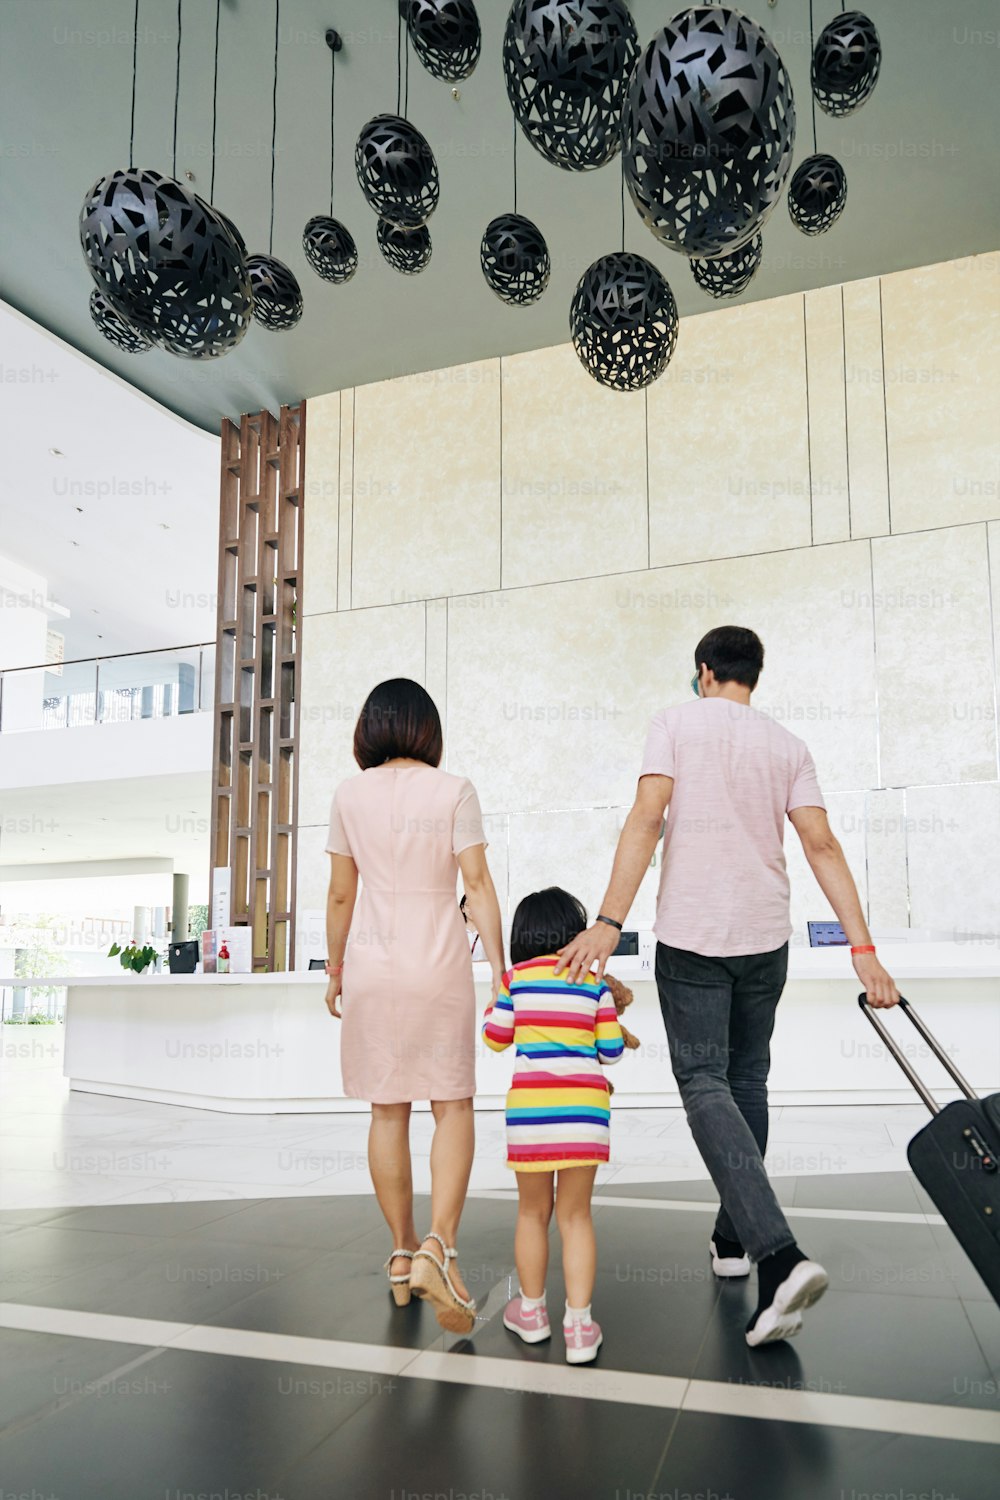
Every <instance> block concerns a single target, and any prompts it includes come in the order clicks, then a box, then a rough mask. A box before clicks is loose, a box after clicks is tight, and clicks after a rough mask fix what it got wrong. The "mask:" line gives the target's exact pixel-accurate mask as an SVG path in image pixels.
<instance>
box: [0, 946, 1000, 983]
mask: <svg viewBox="0 0 1000 1500" xmlns="http://www.w3.org/2000/svg"><path fill="white" fill-rule="evenodd" d="M878 956H879V958H880V959H881V960H882V962H883V963H884V964H885V966H886V968H887V969H888V970H889V972H890V973H891V974H892V976H893V978H894V979H895V980H897V982H899V981H903V980H907V979H994V978H1000V942H997V943H992V942H988V941H972V940H970V941H969V942H967V943H962V942H951V943H943V942H938V943H924V942H919V943H908V942H886V943H881V944H880V945H879V954H878ZM472 967H473V973H474V976H475V979H476V982H477V983H480V984H488V983H489V978H490V970H489V965H488V964H484V963H477V964H473V966H472ZM609 967H610V968H611V971H612V973H614V974H616V975H617V977H618V978H619V979H621V980H622V981H623V982H625V983H627V984H633V983H635V982H636V981H638V980H650V981H651V980H652V979H653V974H652V973H651V971H650V970H649V969H648V968H644V967H643V965H642V962H641V960H640V959H637V958H618V959H614V960H613V961H612V963H611V964H610V965H609ZM788 977H789V979H790V980H792V979H794V980H799V981H801V980H806V981H808V980H810V979H815V980H824V981H827V980H830V979H844V980H845V981H848V982H849V983H851V984H856V983H857V980H856V978H855V975H854V970H853V968H852V966H851V958H850V953H849V952H848V950H847V949H846V948H805V947H793V948H792V950H791V953H790V954H789V959H788ZM325 983H326V976H325V975H324V974H323V972H322V971H321V970H318V969H314V970H311V971H310V970H303V971H298V972H293V973H277V974H142V975H139V974H129V973H126V972H125V971H124V970H123V969H119V972H118V973H114V974H57V975H51V976H48V975H45V976H39V977H33V978H30V979H27V978H25V977H24V976H23V975H18V976H15V977H9V976H5V977H0V987H4V988H7V987H15V988H18V989H24V988H30V987H32V986H39V987H40V986H43V985H55V986H58V987H60V988H66V989H68V988H70V987H73V988H80V987H84V986H86V987H87V988H91V989H93V988H96V987H103V986H105V985H107V986H115V985H131V986H133V987H134V986H136V985H139V986H142V985H148V986H149V987H150V989H160V988H162V987H164V986H166V985H181V986H193V985H206V984H207V985H211V986H212V987H213V988H214V987H216V986H220V987H221V986H228V985H276V984H281V985H289V984H294V985H298V984H311V985H323V984H325Z"/></svg>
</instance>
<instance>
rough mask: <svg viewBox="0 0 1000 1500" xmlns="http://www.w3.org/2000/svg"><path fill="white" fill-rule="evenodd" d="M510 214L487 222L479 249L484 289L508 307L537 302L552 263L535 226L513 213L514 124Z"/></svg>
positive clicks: (544, 286) (515, 205) (515, 190)
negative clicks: (488, 290)
mask: <svg viewBox="0 0 1000 1500" xmlns="http://www.w3.org/2000/svg"><path fill="white" fill-rule="evenodd" d="M512 161H513V175H514V212H513V213H509V214H498V215H497V217H496V218H495V219H491V220H490V222H489V223H488V224H487V226H486V231H485V233H484V234H483V240H482V244H481V245H480V247H479V263H480V265H481V267H482V271H483V276H484V277H485V278H486V285H487V286H488V287H489V289H490V291H491V292H495V293H496V295H497V296H498V297H499V298H500V301H501V302H506V303H507V305H508V307H528V306H530V304H531V303H532V302H537V301H538V299H539V297H540V296H541V295H542V293H543V292H544V290H545V288H546V287H547V286H548V284H549V274H550V272H551V270H552V262H551V260H550V258H549V247H548V245H546V243H545V236H544V235H543V234H542V231H541V230H540V229H539V227H538V225H537V224H535V223H533V222H532V220H531V219H527V218H525V216H524V214H519V213H518V211H517V123H516V122H515V124H514V150H513V158H512Z"/></svg>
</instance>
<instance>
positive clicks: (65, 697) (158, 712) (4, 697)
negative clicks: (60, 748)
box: [0, 641, 215, 733]
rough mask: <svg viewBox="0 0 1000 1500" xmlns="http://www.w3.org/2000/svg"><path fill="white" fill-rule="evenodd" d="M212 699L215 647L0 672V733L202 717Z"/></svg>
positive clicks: (129, 654)
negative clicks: (186, 716)
mask: <svg viewBox="0 0 1000 1500" xmlns="http://www.w3.org/2000/svg"><path fill="white" fill-rule="evenodd" d="M214 696H215V642H214V641H204V642H201V643H199V644H198V645H195V646H170V647H168V648H166V649H164V650H160V651H129V652H125V653H122V654H120V655H117V656H93V657H85V658H83V659H81V660H78V661H67V662H59V663H58V664H54V665H50V666H42V667H9V668H8V669H7V670H6V671H4V672H0V733H10V732H11V731H13V730H27V729H77V728H79V727H81V726H82V725H85V724H125V723H128V722H130V721H131V720H134V719H167V718H173V717H174V716H175V715H177V714H193V713H204V712H207V711H208V710H210V709H211V707H212V702H213V698H214Z"/></svg>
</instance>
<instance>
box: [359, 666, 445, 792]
mask: <svg viewBox="0 0 1000 1500" xmlns="http://www.w3.org/2000/svg"><path fill="white" fill-rule="evenodd" d="M443 749H444V740H443V737H442V734H441V719H440V716H439V714H438V711H437V709H436V708H435V706H434V699H433V698H432V697H431V696H430V694H429V693H428V692H427V691H426V690H425V689H424V688H422V687H421V686H420V684H419V682H411V681H410V679H409V677H392V678H390V679H389V681H388V682H380V683H379V685H378V687H374V688H372V690H371V692H370V693H369V694H368V697H367V698H366V700H365V705H364V707H363V708H362V710H361V712H360V714H359V715H358V722H357V725H356V727H355V730H354V759H355V760H356V761H357V763H358V765H359V766H360V767H361V769H362V771H367V770H369V769H370V767H372V766H380V765H382V764H383V762H385V761H387V760H395V759H396V758H397V757H398V756H406V757H408V758H409V759H411V760H423V761H426V762H427V764H428V765H429V766H439V765H440V764H441V755H442V751H443Z"/></svg>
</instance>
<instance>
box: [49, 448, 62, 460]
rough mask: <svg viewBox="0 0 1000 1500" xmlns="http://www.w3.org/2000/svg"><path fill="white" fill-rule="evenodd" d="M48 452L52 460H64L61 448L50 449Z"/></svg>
mask: <svg viewBox="0 0 1000 1500" xmlns="http://www.w3.org/2000/svg"><path fill="white" fill-rule="evenodd" d="M49 452H50V453H51V455H52V457H53V458H65V457H66V455H65V453H64V452H63V451H62V449H61V448H50V449H49Z"/></svg>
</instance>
